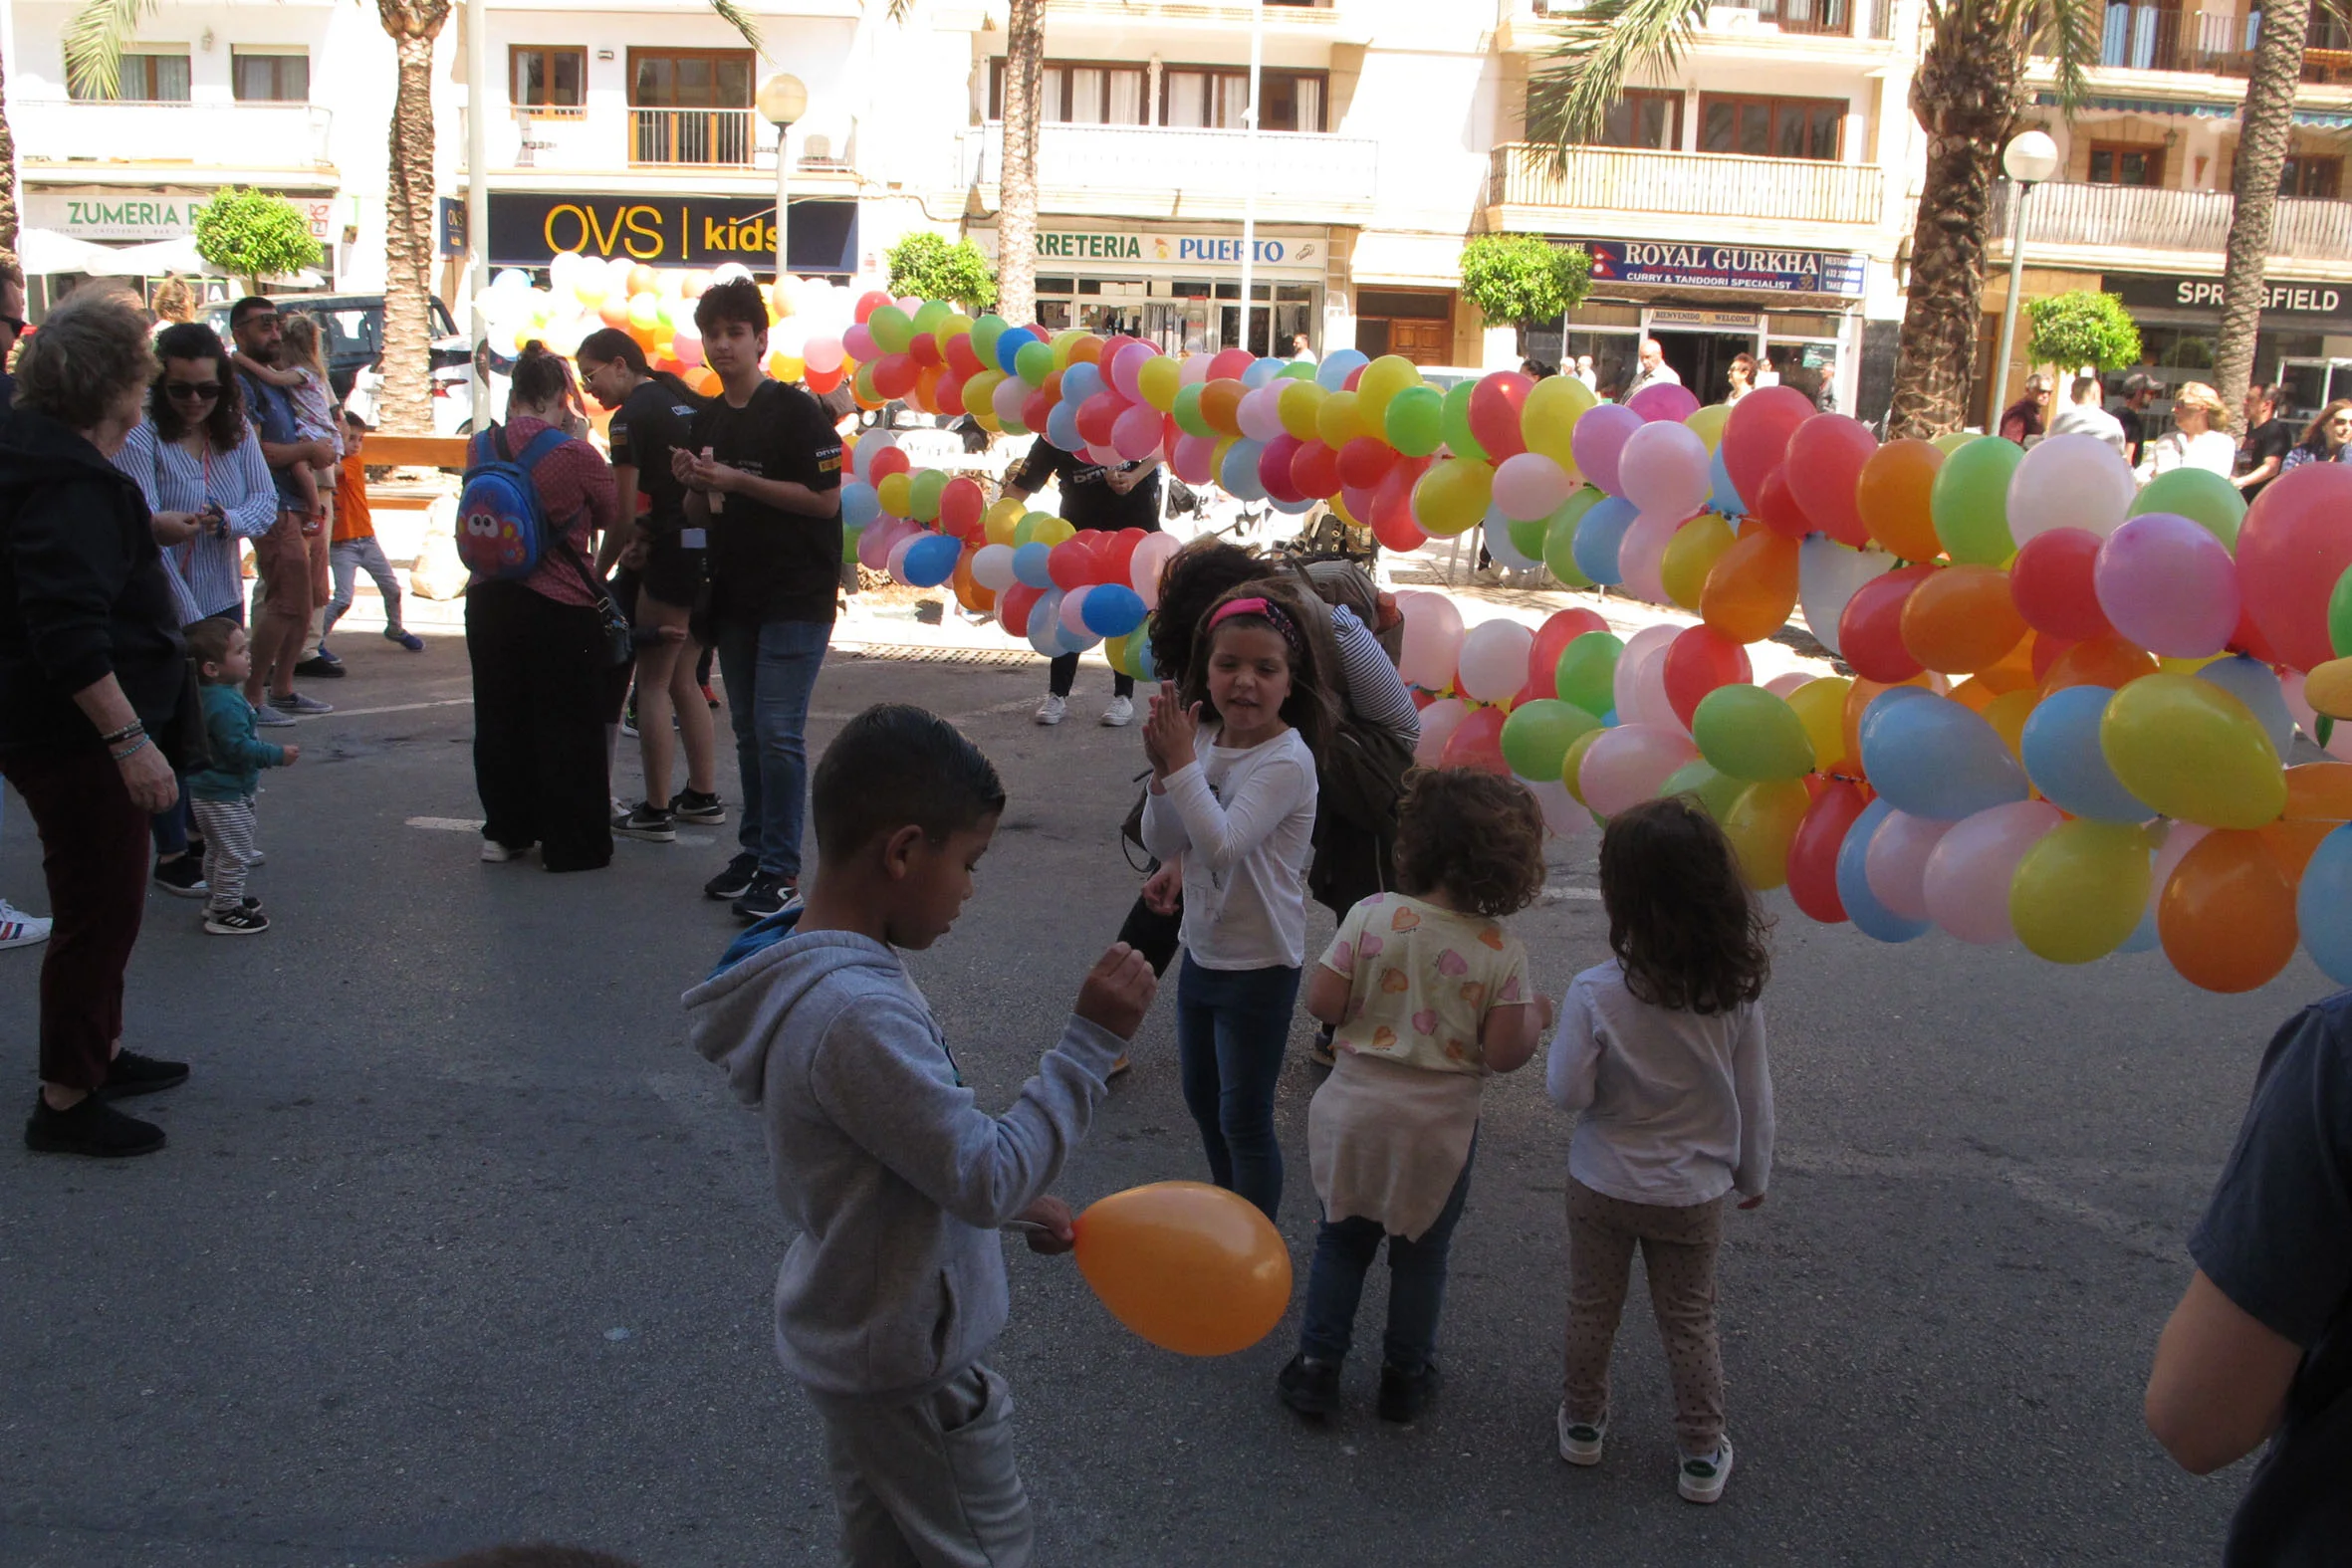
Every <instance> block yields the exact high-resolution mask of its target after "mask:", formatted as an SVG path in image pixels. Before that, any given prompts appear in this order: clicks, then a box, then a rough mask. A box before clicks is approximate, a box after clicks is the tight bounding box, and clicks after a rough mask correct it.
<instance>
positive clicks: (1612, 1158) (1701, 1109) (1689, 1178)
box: [1543, 961, 1772, 1208]
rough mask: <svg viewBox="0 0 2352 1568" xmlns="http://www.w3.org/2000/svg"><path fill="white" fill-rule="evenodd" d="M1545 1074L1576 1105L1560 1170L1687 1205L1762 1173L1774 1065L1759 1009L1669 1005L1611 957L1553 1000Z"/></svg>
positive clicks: (1600, 1186)
mask: <svg viewBox="0 0 2352 1568" xmlns="http://www.w3.org/2000/svg"><path fill="white" fill-rule="evenodd" d="M1543 1084H1544V1087H1545V1089H1547V1090H1548V1091H1549V1092H1550V1094H1551V1098H1552V1100H1553V1101H1554V1102H1555V1103H1556V1104H1557V1105H1558V1106H1559V1108H1560V1109H1561V1110H1564V1111H1575V1112H1577V1113H1578V1115H1577V1118H1576V1132H1575V1136H1574V1137H1573V1138H1571V1139H1570V1140H1569V1142H1568V1174H1569V1175H1570V1176H1572V1177H1574V1178H1575V1179H1576V1180H1577V1181H1579V1182H1582V1183H1583V1184H1584V1185H1585V1186H1587V1187H1589V1188H1591V1189H1592V1190H1593V1191H1594V1192H1596V1193H1601V1194H1604V1195H1606V1196H1608V1197H1610V1198H1618V1199H1623V1200H1624V1201H1625V1202H1627V1203H1631V1204H1660V1205H1665V1206H1668V1207H1673V1208H1686V1207H1688V1206H1690V1205H1692V1204H1705V1203H1712V1202H1714V1201H1715V1200H1716V1199H1718V1198H1721V1197H1722V1196H1723V1195H1724V1194H1725V1193H1727V1192H1731V1191H1735V1190H1736V1191H1738V1192H1739V1193H1741V1194H1742V1195H1743V1196H1745V1197H1750V1198H1753V1197H1755V1196H1756V1195H1757V1194H1759V1193H1761V1192H1763V1191H1764V1188H1765V1186H1766V1184H1768V1183H1769V1182H1770V1180H1771V1175H1772V1072H1771V1066H1770V1064H1769V1063H1768V1062H1767V1061H1766V1060H1765V1059H1764V1008H1763V1007H1762V1006H1761V1005H1760V1004H1758V1003H1754V1002H1750V1003H1744V1004H1742V1005H1741V1006H1740V1007H1738V1008H1733V1009H1732V1010H1731V1011H1729V1012H1718V1013H1699V1012H1678V1011H1676V1010H1674V1009H1672V1008H1660V1007H1653V1006H1652V1005H1651V1004H1649V1003H1646V1002H1643V1001H1642V1000H1641V999H1639V998H1638V997H1636V996H1634V995H1633V993H1632V992H1631V991H1628V990H1627V989H1626V986H1625V976H1624V975H1623V973H1622V972H1621V971H1620V970H1619V969H1618V967H1617V965H1616V964H1615V963H1614V962H1613V961H1612V962H1610V963H1607V964H1603V965H1600V966H1599V967H1597V968H1594V969H1588V970H1586V971H1585V972H1584V973H1583V974H1581V975H1578V976H1577V977H1576V979H1575V981H1574V982H1573V983H1572V984H1571V985H1570V986H1569V987H1568V994H1567V996H1566V997H1565V998H1564V999H1562V1000H1561V1003H1560V1009H1559V1027H1558V1030H1557V1032H1555V1033H1554V1034H1553V1035H1552V1040H1551V1055H1550V1058H1549V1059H1548V1060H1547V1061H1546V1062H1545V1063H1544V1073H1543Z"/></svg>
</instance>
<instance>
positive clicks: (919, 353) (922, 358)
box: [906, 333, 947, 370]
mask: <svg viewBox="0 0 2352 1568" xmlns="http://www.w3.org/2000/svg"><path fill="white" fill-rule="evenodd" d="M906 353H907V357H908V358H910V359H912V360H914V362H915V363H916V364H919V365H921V366H923V367H924V368H925V369H928V370H936V369H938V368H939V367H940V366H941V365H943V364H945V363H947V355H946V354H945V353H943V352H941V351H940V347H939V339H938V338H936V337H934V336H931V335H930V334H929V333H917V334H915V337H914V341H913V342H910V343H908V344H907V345H906Z"/></svg>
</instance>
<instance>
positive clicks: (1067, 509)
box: [1005, 436, 1160, 729]
mask: <svg viewBox="0 0 2352 1568" xmlns="http://www.w3.org/2000/svg"><path fill="white" fill-rule="evenodd" d="M1051 479H1058V480H1060V481H1061V520H1062V521H1063V522H1065V523H1067V524H1069V525H1070V526H1071V527H1073V528H1081V529H1097V530H1100V531H1102V532H1104V533H1109V534H1115V533H1117V532H1118V531H1119V530H1120V529H1123V528H1139V529H1142V530H1144V531H1145V532H1146V533H1151V534H1157V533H1158V532H1159V531H1160V465H1159V460H1158V459H1157V458H1154V459H1152V460H1151V461H1150V462H1147V463H1121V464H1119V465H1118V466H1117V467H1116V468H1106V467H1104V466H1103V465H1102V464H1100V463H1096V462H1092V461H1089V460H1088V459H1086V458H1084V457H1081V456H1079V455H1078V454H1077V453H1075V452H1064V451H1063V450H1061V448H1059V447H1058V446H1056V445H1055V444H1054V443H1053V442H1051V441H1049V440H1047V439H1046V438H1045V437H1044V436H1039V437H1038V438H1037V440H1035V441H1034V442H1032V443H1031V444H1030V448H1029V455H1028V456H1026V457H1024V458H1023V459H1022V460H1021V461H1020V462H1019V463H1017V464H1015V465H1014V466H1013V469H1012V471H1011V472H1009V473H1008V474H1006V475H1005V495H1006V496H1007V497H1008V498H1010V499H1012V500H1015V501H1027V500H1028V499H1029V498H1030V497H1031V496H1033V495H1036V494H1037V493H1038V492H1039V491H1041V490H1043V489H1045V488H1046V482H1047V481H1048V480H1051ZM1077 678H1078V656H1077V655H1076V654H1074V653H1065V654H1063V655H1062V656H1061V657H1060V658H1058V659H1056V660H1055V661H1054V662H1053V664H1052V665H1050V666H1049V667H1048V672H1047V682H1046V700H1045V701H1044V702H1042V703H1040V704H1038V714H1037V718H1038V723H1040V724H1059V723H1060V722H1061V721H1062V719H1063V718H1065V717H1066V716H1067V715H1068V713H1069V689H1070V688H1071V687H1072V686H1073V685H1075V684H1076V683H1077ZM1134 720H1135V682H1134V681H1133V680H1131V679H1129V678H1128V677H1127V676H1124V675H1114V676H1112V677H1111V682H1110V706H1109V707H1107V708H1105V709H1103V710H1102V722H1103V723H1104V724H1106V725H1109V726H1111V727H1112V728H1113V729H1116V728H1118V727H1119V726H1121V725H1125V724H1132V723H1133V722H1134Z"/></svg>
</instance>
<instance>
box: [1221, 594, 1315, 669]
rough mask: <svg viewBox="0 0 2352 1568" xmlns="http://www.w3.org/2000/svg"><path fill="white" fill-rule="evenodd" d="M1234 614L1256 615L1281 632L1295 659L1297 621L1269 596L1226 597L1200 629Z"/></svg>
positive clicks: (1297, 649) (1297, 650)
mask: <svg viewBox="0 0 2352 1568" xmlns="http://www.w3.org/2000/svg"><path fill="white" fill-rule="evenodd" d="M1236 615H1256V616H1259V617H1261V618H1262V619H1264V620H1265V622H1266V623H1267V624H1268V625H1270V626H1272V627H1273V628H1274V629H1275V630H1276V631H1277V632H1278V633H1280V634H1281V636H1282V639H1283V646H1284V647H1286V648H1288V649H1290V650H1291V658H1292V659H1293V661H1294V662H1295V661H1296V659H1297V658H1298V654H1299V645H1298V623H1297V622H1296V621H1294V620H1293V619H1292V618H1291V613H1290V611H1288V610H1286V609H1284V608H1283V607H1282V606H1281V605H1280V604H1277V603H1275V602H1274V600H1272V599H1269V598H1247V599H1227V600H1226V601H1225V602H1224V603H1222V604H1220V605H1218V606H1217V608H1216V609H1214V610H1212V611H1211V612H1210V613H1209V623H1208V625H1207V626H1204V627H1203V628H1202V630H1204V631H1213V630H1215V629H1216V627H1217V624H1218V623H1219V622H1220V621H1224V620H1230V619H1231V618H1233V617H1234V616H1236Z"/></svg>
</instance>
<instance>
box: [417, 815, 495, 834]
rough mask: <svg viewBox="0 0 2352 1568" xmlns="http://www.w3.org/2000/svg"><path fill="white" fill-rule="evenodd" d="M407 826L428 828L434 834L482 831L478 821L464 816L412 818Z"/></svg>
mask: <svg viewBox="0 0 2352 1568" xmlns="http://www.w3.org/2000/svg"><path fill="white" fill-rule="evenodd" d="M408 825H409V826H410V827H423V828H429V829H431V830H432V831H433V832H436V833H478V832H480V831H481V830H482V824H481V822H480V821H478V820H477V819H475V818H472V817H465V816H412V817H410V818H409V819H408Z"/></svg>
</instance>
